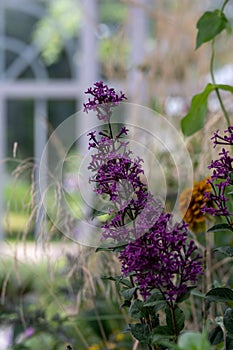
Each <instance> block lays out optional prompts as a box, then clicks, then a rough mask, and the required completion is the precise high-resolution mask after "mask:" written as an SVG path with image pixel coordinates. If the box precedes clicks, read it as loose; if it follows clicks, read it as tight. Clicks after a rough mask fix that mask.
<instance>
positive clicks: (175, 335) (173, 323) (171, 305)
mask: <svg viewBox="0 0 233 350" xmlns="http://www.w3.org/2000/svg"><path fill="white" fill-rule="evenodd" d="M169 308H170V310H171V316H172V326H173V331H174V341H175V343H177V341H178V336H179V334H178V332H177V327H176V317H175V309H174V305H173V304H172V303H171V304H169Z"/></svg>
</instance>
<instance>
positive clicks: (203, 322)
mask: <svg viewBox="0 0 233 350" xmlns="http://www.w3.org/2000/svg"><path fill="white" fill-rule="evenodd" d="M203 270H204V272H205V271H206V249H205V250H204V257H203ZM206 290H207V288H206V279H205V273H204V274H203V277H202V292H203V294H206ZM206 320H207V315H206V299H205V298H204V299H203V301H202V331H203V332H204V330H205V326H206Z"/></svg>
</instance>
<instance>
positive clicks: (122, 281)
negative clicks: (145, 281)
mask: <svg viewBox="0 0 233 350" xmlns="http://www.w3.org/2000/svg"><path fill="white" fill-rule="evenodd" d="M102 280H109V281H114V282H116V284H123V285H124V286H126V287H128V288H132V284H131V282H130V281H129V280H127V278H122V276H115V277H112V276H103V277H102Z"/></svg>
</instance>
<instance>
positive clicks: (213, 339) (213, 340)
mask: <svg viewBox="0 0 233 350" xmlns="http://www.w3.org/2000/svg"><path fill="white" fill-rule="evenodd" d="M208 339H209V342H210V344H212V345H216V344H219V343H222V342H223V331H222V328H221V327H220V326H217V327H215V328H214V329H212V330H211V331H210V333H209V336H208Z"/></svg>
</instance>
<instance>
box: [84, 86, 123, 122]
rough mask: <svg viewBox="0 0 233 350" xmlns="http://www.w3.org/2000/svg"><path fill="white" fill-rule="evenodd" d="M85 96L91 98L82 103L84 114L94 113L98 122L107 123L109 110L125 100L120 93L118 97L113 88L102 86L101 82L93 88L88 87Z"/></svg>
mask: <svg viewBox="0 0 233 350" xmlns="http://www.w3.org/2000/svg"><path fill="white" fill-rule="evenodd" d="M85 94H89V95H91V96H92V99H90V98H89V99H88V102H87V103H84V112H87V113H88V111H96V112H97V117H98V118H99V119H100V120H103V121H108V120H109V118H110V116H111V108H112V107H113V106H117V105H119V103H120V102H122V101H123V100H126V97H125V95H124V94H123V93H122V92H121V91H120V94H119V95H118V94H117V93H116V91H115V90H114V89H113V88H109V87H108V86H107V85H104V83H103V82H102V81H99V82H96V83H95V84H94V88H92V87H90V88H89V89H88V90H87V91H86V92H85Z"/></svg>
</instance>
